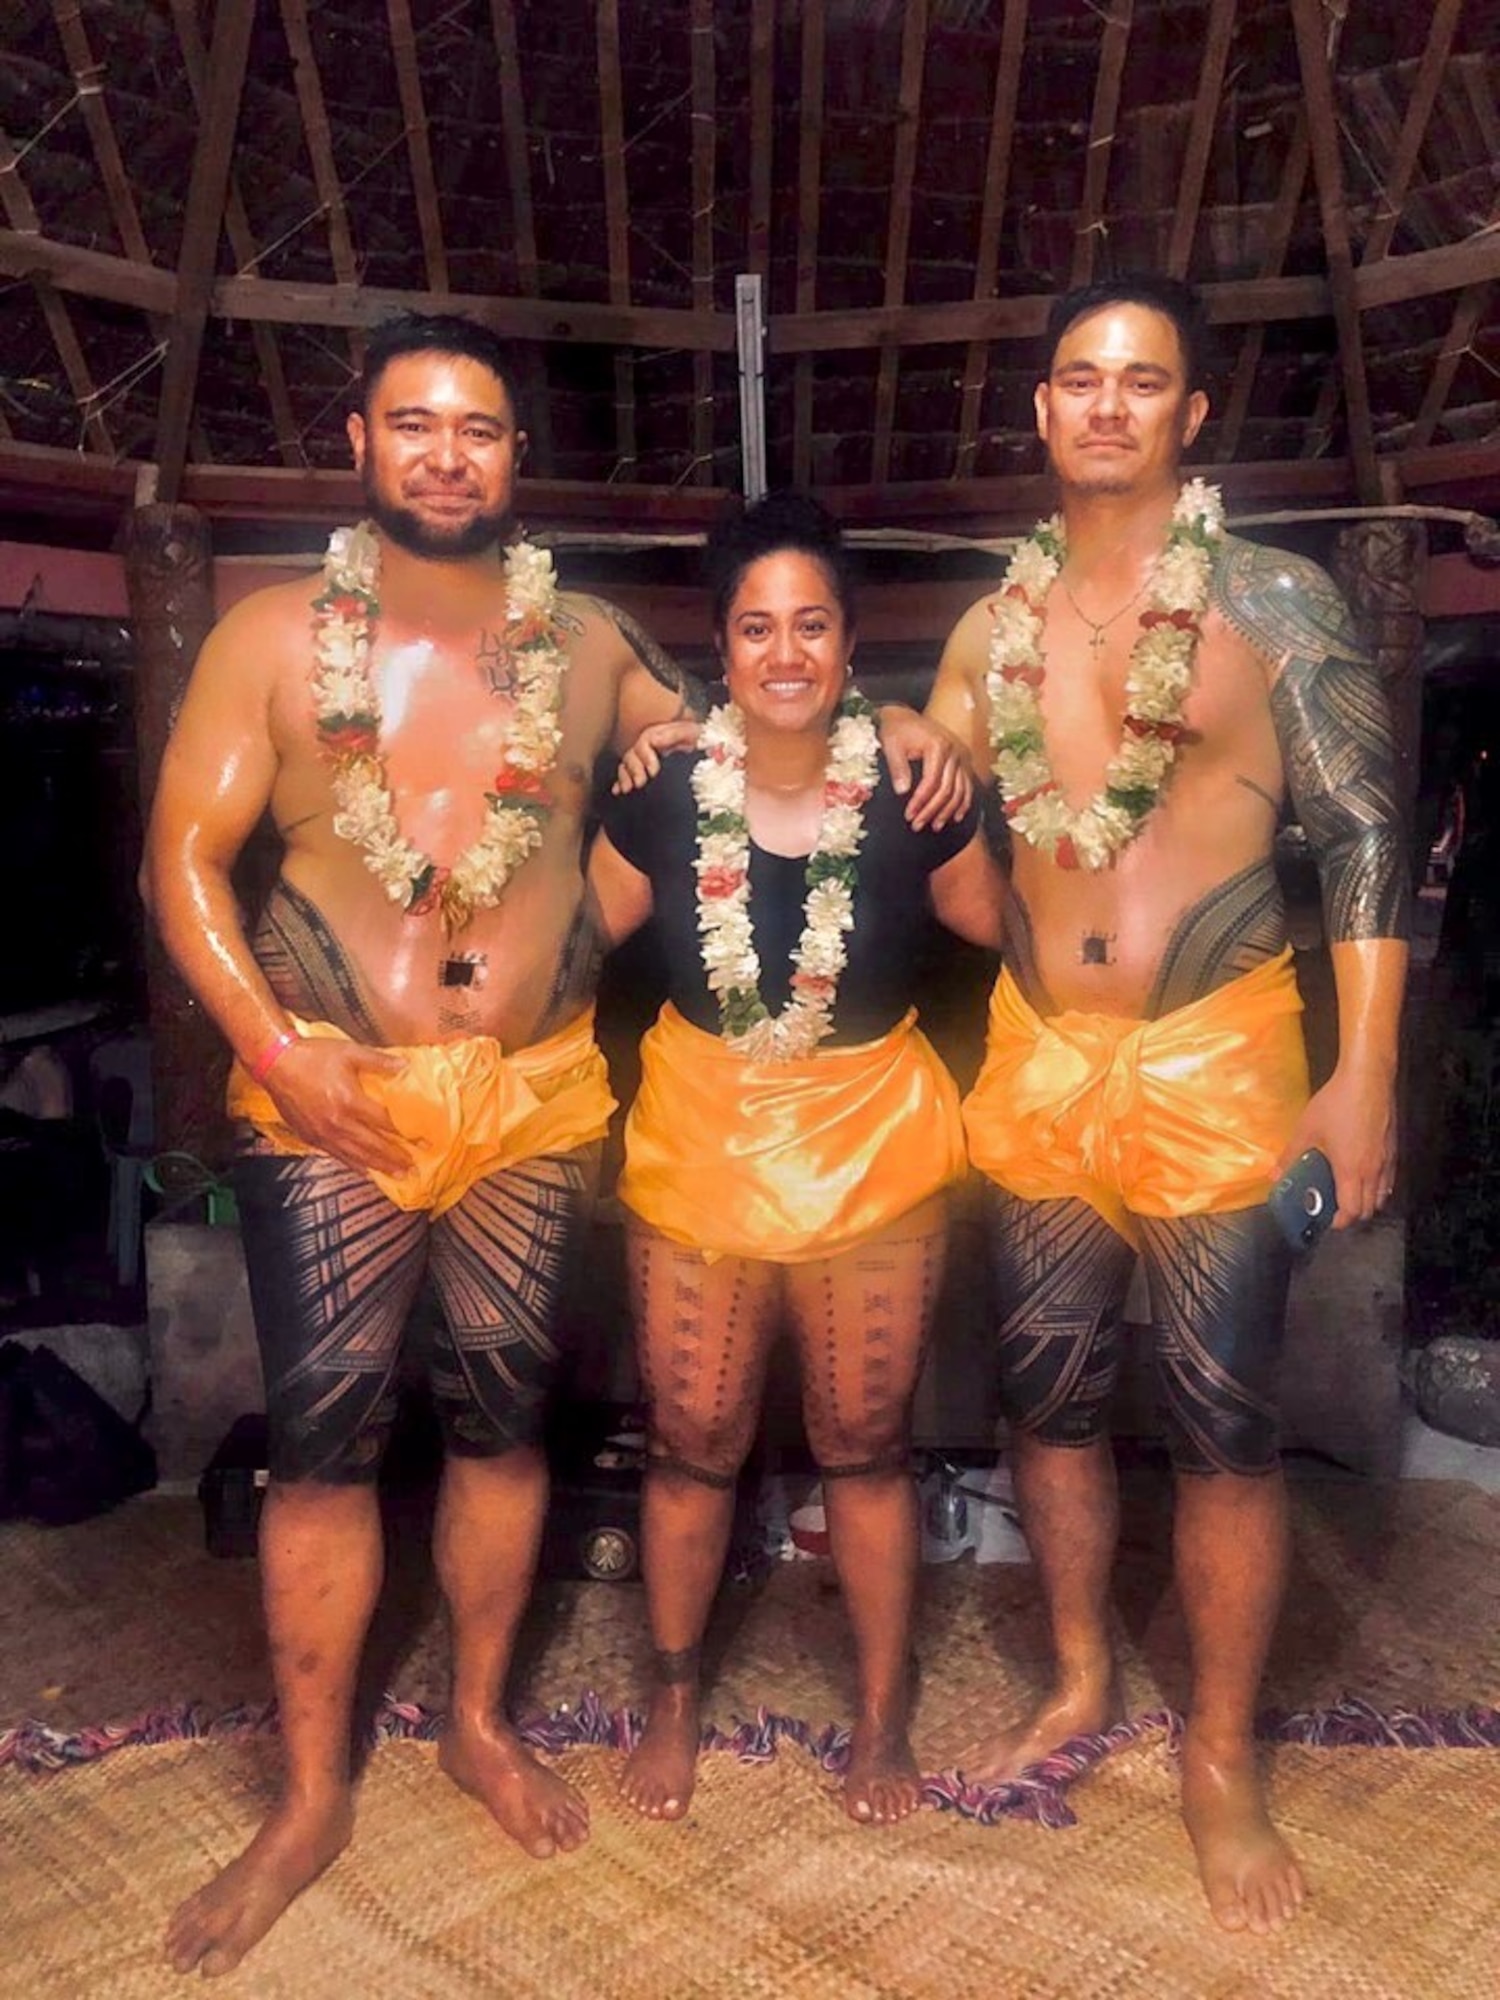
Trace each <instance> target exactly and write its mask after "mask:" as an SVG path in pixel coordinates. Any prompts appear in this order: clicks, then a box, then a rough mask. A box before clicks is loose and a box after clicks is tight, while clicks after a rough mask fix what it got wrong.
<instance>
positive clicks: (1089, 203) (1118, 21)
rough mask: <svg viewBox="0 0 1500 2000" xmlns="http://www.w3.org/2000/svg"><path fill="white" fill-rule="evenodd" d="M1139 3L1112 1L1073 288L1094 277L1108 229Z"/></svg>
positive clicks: (1096, 91) (1091, 122)
mask: <svg viewBox="0 0 1500 2000" xmlns="http://www.w3.org/2000/svg"><path fill="white" fill-rule="evenodd" d="M1134 8H1135V0H1110V4H1109V10H1108V12H1107V13H1106V14H1105V16H1104V38H1103V40H1102V42H1101V43H1100V45H1099V75H1098V78H1097V80H1096V82H1095V85H1094V111H1093V116H1092V118H1091V119H1090V120H1089V148H1088V164H1087V166H1086V167H1085V169H1084V176H1083V200H1082V202H1081V203H1080V205H1079V215H1078V228H1077V231H1076V240H1075V242H1074V245H1073V271H1072V276H1071V277H1070V279H1069V281H1068V282H1069V284H1070V285H1086V284H1088V282H1089V280H1090V279H1091V278H1092V277H1093V275H1094V252H1095V249H1096V247H1097V245H1096V239H1097V237H1098V236H1099V234H1100V232H1101V231H1102V230H1103V228H1104V200H1105V196H1106V194H1107V193H1108V191H1109V161H1110V155H1111V153H1112V152H1113V150H1114V143H1115V121H1116V119H1117V117H1118V115H1119V110H1120V83H1121V79H1122V78H1123V77H1124V75H1125V56H1126V53H1127V51H1128V50H1129V47H1130V20H1131V15H1132V13H1133V11H1134Z"/></svg>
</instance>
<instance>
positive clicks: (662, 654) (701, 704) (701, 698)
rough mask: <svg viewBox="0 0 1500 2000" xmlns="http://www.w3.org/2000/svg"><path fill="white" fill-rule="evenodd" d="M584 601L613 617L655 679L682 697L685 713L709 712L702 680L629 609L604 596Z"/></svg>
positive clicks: (607, 616) (615, 624)
mask: <svg viewBox="0 0 1500 2000" xmlns="http://www.w3.org/2000/svg"><path fill="white" fill-rule="evenodd" d="M583 601H584V602H585V603H586V604H587V605H588V606H589V608H590V610H592V611H595V612H597V613H598V615H599V616H600V617H601V618H607V619H608V620H609V622H610V624H611V625H613V626H614V628H615V630H616V631H617V632H618V633H619V635H620V637H621V638H622V639H623V640H624V641H625V643H626V645H627V646H629V648H630V650H631V652H632V653H634V654H635V656H636V658H637V659H638V660H639V661H640V663H641V665H642V666H643V667H644V668H645V669H646V672H647V673H648V674H650V676H651V678H652V680H654V681H660V682H661V684H662V686H663V687H664V688H670V689H671V690H672V692H673V693H674V694H675V695H678V696H680V697H681V700H682V708H681V711H680V712H681V714H683V715H702V714H703V713H704V712H705V710H706V708H707V706H708V703H707V699H706V696H705V694H704V690H703V687H702V684H701V683H700V682H699V681H698V680H696V679H695V678H694V676H693V675H692V674H689V673H684V672H683V670H682V668H681V667H679V666H678V664H677V662H676V661H675V660H674V659H673V658H672V655H671V654H670V653H669V652H668V651H667V650H666V648H665V647H663V646H659V645H658V644H657V643H656V641H655V640H654V639H653V638H652V636H651V634H650V633H649V632H648V631H647V630H646V628H645V627H644V626H643V625H640V624H638V623H637V622H636V620H635V619H634V618H632V617H631V615H630V613H629V612H628V611H622V610H621V609H620V607H619V605H618V604H611V603H610V602H609V601H608V600H607V599H606V598H603V597H588V598H585V599H584V600H583Z"/></svg>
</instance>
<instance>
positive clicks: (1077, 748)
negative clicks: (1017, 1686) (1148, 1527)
mask: <svg viewBox="0 0 1500 2000" xmlns="http://www.w3.org/2000/svg"><path fill="white" fill-rule="evenodd" d="M1199 327H1200V320H1199V317H1198V310H1197V305H1196V301H1195V300H1194V298H1193V296H1192V294H1191V293H1189V292H1187V291H1186V289H1185V288H1184V287H1181V286H1179V285H1176V284H1174V283H1173V282H1171V281H1160V280H1154V279H1144V280H1138V281H1137V280H1121V281H1118V282H1111V283H1109V284H1105V285H1101V286H1097V287H1093V288H1091V289H1089V290H1086V291H1083V292H1080V293H1073V294H1069V295H1068V296H1067V297H1065V298H1063V299H1061V300H1059V302H1058V305H1057V307H1056V309H1055V310H1054V313H1053V315H1052V320H1051V323H1050V326H1049V330H1048V343H1049V355H1048V363H1047V373H1046V378H1045V380H1044V381H1042V382H1041V383H1040V384H1039V386H1038V388H1037V391H1036V413H1037V424H1038V428H1039V430H1040V433H1041V435H1042V437H1043V439H1044V440H1045V442H1046V445H1047V451H1048V456H1049V459H1050V461H1051V465H1052V469H1053V471H1054V473H1055V475H1056V477H1057V479H1058V482H1059V484H1060V487H1061V492H1062V532H1061V533H1056V532H1048V531H1047V530H1045V529H1044V530H1043V531H1041V532H1040V533H1039V534H1038V536H1037V537H1036V538H1034V539H1033V540H1032V541H1031V542H1029V543H1028V544H1026V545H1024V546H1023V548H1022V550H1021V551H1020V552H1019V553H1018V557H1017V559H1016V561H1015V562H1014V563H1013V565H1012V567H1011V569H1010V570H1009V572H1008V573H1007V579H1006V585H1005V587H1004V588H1002V590H1001V592H1000V593H999V594H998V595H992V596H991V597H990V598H988V599H986V600H985V601H983V602H981V603H979V604H976V605H975V606H974V607H973V608H972V609H971V610H970V611H969V612H968V613H966V614H965V616H964V618H963V619H962V620H961V621H960V623H959V625H958V626H957V628H956V629H955V631H954V633H953V635H952V638H951V639H950V641H949V644H948V647H947V649H946V651H945V653H944V656H943V661H942V665H941V668H940V671H939V675H938V681H937V684H936V687H935V689H934V694H933V701H932V710H933V712H934V713H935V715H936V717H937V718H938V719H939V720H941V721H942V722H944V723H946V724H947V726H948V727H949V728H950V729H952V730H954V731H955V732H956V733H958V734H960V735H961V736H963V737H964V738H965V740H966V741H968V742H969V743H970V745H971V747H972V750H973V754H974V757H975V761H976V764H978V763H981V762H982V763H983V764H984V765H986V766H988V767H989V768H991V769H992V770H994V772H995V774H996V777H997V781H998V783H999V787H1000V791H1001V796H1002V800H1003V802H1004V806H1005V811H1006V815H1007V818H1008V820H1009V822H1010V826H1011V831H1012V835H1013V845H1014V863H1013V874H1012V883H1011V891H1010V898H1009V904H1008V908H1007V912H1006V939H1007V943H1006V970H1005V972H1004V973H1003V974H1002V977H1001V980H1000V982H999V984H998V985H997V987H996V991H995V996H994V999H993V1001H992V1003H991V1011H990V1032H989V1040H988V1046H987V1054H986V1062H985V1067H984V1070H983V1072H982V1074H981V1076H980V1079H979V1081H978V1083H977V1085H976V1087H975V1091H974V1094H973V1096H972V1098H971V1099H970V1101H969V1103H968V1105H967V1106H966V1108H965V1111H966V1123H967V1125H968V1129H969V1137H970V1149H971V1155H972V1157H973V1159H974V1162H975V1164H976V1165H978V1166H979V1167H980V1169H981V1170H982V1171H983V1172H984V1173H985V1175H986V1176H987V1178H988V1180H989V1181H990V1183H991V1185H990V1187H989V1189H988V1200H989V1207H990V1213H989V1237H990V1243H991V1248H992V1256H993V1261H994V1266H995V1272H996V1278H997V1286H998V1292H997V1296H998V1301H999V1312H1000V1316H1001V1318H1000V1328H999V1352H1000V1362H1001V1378H1002V1386H1003V1393H1004V1402H1005V1406H1006V1412H1007V1415H1008V1417H1009V1419H1010V1422H1011V1426H1012V1433H1013V1438H1014V1446H1015V1470H1016V1483H1017V1491H1018V1494H1019V1497H1020V1502H1021V1506H1022V1510H1023V1514H1024V1518H1025V1525H1026V1531H1027V1535H1028V1538H1029V1540H1030V1543H1031V1546H1032V1549H1033V1551H1034V1553H1035V1556H1036V1561H1037V1565H1038V1570H1039V1573H1040V1576H1041V1580H1042V1586H1043V1589H1044V1591H1045V1594H1046V1598H1047V1604H1048V1611H1049V1616H1050V1620H1051V1628H1052V1636H1053V1642H1054V1648H1055V1654H1056V1663H1055V1677H1054V1680H1053V1684H1052V1687H1051V1689H1050V1691H1049V1692H1048V1693H1047V1695H1046V1696H1045V1698H1044V1699H1043V1700H1042V1702H1041V1703H1040V1705H1039V1707H1038V1708H1037V1709H1036V1711H1035V1712H1034V1713H1033V1714H1031V1715H1030V1716H1029V1717H1027V1718H1025V1719H1024V1720H1022V1721H1019V1722H1018V1723H1016V1724H1014V1725H1013V1726H1011V1727H1009V1728H1006V1729H1004V1730H1002V1731H1001V1732H1000V1733H999V1734H997V1735H995V1736H994V1737H992V1738H991V1739H989V1740H988V1741H986V1742H984V1743H982V1744H980V1745H979V1746H977V1747H976V1749H975V1750H974V1752H973V1753H972V1755H971V1756H969V1757H968V1758H966V1759H964V1760H962V1766H963V1769H964V1771H965V1773H966V1774H967V1775H968V1776H970V1777H971V1778H977V1779H980V1780H993V1781H998V1780H1000V1779H1002V1778H1004V1777H1007V1776H1009V1775H1011V1774H1013V1773H1014V1772H1016V1771H1018V1770H1020V1769H1022V1768H1023V1767H1024V1766H1026V1765H1027V1764H1030V1763H1032V1762H1034V1761H1036V1760H1037V1759H1038V1758H1040V1757H1043V1756H1044V1755H1046V1753H1047V1752H1048V1751H1050V1750H1051V1749H1053V1748H1054V1747H1055V1746H1056V1745H1058V1744H1059V1743H1061V1742H1062V1741H1063V1740H1064V1739H1066V1738H1068V1737H1070V1736H1075V1735H1079V1734H1086V1733H1092V1732H1095V1731H1098V1730H1101V1729H1104V1728H1106V1727H1108V1726H1109V1725H1110V1724H1111V1723H1112V1722H1114V1721H1116V1720H1118V1719H1119V1717H1120V1714H1121V1708H1120V1689H1119V1683H1118V1678H1117V1673H1116V1667H1115V1662H1114V1659H1113V1656H1112V1653H1111V1648H1110V1643H1109V1633H1108V1623H1107V1612H1106V1604H1107V1592H1108V1582H1109V1573H1110V1569H1111V1566H1112V1562H1113V1555H1114V1549H1115V1541H1116V1533H1117V1522H1118V1507H1117V1497H1116V1487H1115V1474H1114V1465H1113V1460H1112V1457H1111V1452H1110V1446H1109V1441H1108V1438H1107V1435H1106V1433H1105V1422H1106V1414H1107V1409H1108V1404H1109V1398H1110V1391H1111V1389H1112V1387H1113V1383H1114V1377H1115V1373H1116V1369H1117V1366H1118V1359H1119V1322H1120V1314H1121V1309H1122V1306H1123V1296H1124V1291H1125V1288H1126V1285H1127V1282H1128V1279H1129V1275H1130V1271H1131V1267H1132V1264H1133V1262H1134V1259H1135V1256H1136V1255H1137V1253H1139V1254H1140V1255H1141V1256H1142V1257H1143V1259H1144V1262H1145V1267H1146V1275H1147V1279H1148V1283H1149V1289H1150V1297H1151V1315H1152V1321H1153V1326H1154V1337H1155V1343H1156V1361H1157V1367H1158V1375H1159V1381H1160V1385H1161V1390H1162V1396H1163V1405H1164V1411H1165V1415H1166V1417H1167V1420H1168V1427H1169V1436H1170V1441H1171V1446H1172V1455H1173V1462H1174V1467H1175V1471H1176V1535H1175V1560H1176V1574H1177V1581H1178V1585H1179V1589H1180V1592H1181V1595H1182V1600H1183V1606H1184V1611H1185V1615H1186V1620H1187V1627H1188V1634H1189V1641H1190V1648H1191V1659H1192V1692H1191V1701H1190V1706H1189V1713H1188V1718H1187V1728H1186V1734H1185V1738H1184V1743H1183V1756H1182V1785H1183V1792H1182V1797H1183V1811H1184V1816H1185V1820H1186V1824H1187V1830H1188V1833H1189V1835H1190V1837H1191V1839H1192V1843H1193V1847H1194V1850H1195V1852H1196V1856H1197V1860H1198V1866H1199V1870H1200V1873H1201V1875H1202V1879H1203V1885H1204V1889H1205V1892H1206V1895H1207V1898H1208V1902H1209V1906H1210V1908H1211V1910H1212V1913H1213V1915H1214V1917H1215V1918H1216V1919H1217V1921H1218V1922H1219V1923H1220V1924H1222V1925H1223V1926H1224V1927H1225V1928H1226V1929H1229V1930H1249V1931H1254V1932H1266V1931H1271V1930H1274V1929H1277V1928H1279V1927H1280V1926H1281V1925H1282V1924H1284V1923H1285V1922H1287V1921H1288V1920H1289V1919H1290V1918H1291V1917H1292V1916H1293V1915H1294V1914H1295V1912H1296V1910H1297V1908H1298V1906H1299V1904H1300V1903H1301V1901H1302V1898H1303V1894H1304V1883H1303V1877H1302V1873H1301V1870H1300V1868H1299V1866H1298V1863H1297V1861H1296V1859H1295V1858H1294V1856H1293V1855H1292V1853H1291V1851H1290V1850H1289V1848H1288V1847H1287V1845H1286V1843H1285V1842H1284V1840H1283V1839H1282V1837H1281V1836H1280V1834H1279V1833H1278V1832H1277V1831H1276V1829H1275V1828H1274V1826H1273V1825H1272V1823H1271V1820H1270V1818H1269V1816H1268V1813H1267V1809H1266V1803H1265V1799H1264V1795H1263V1792H1262V1789H1261V1786H1260V1783H1259V1780H1258V1777H1257V1773H1256V1765H1255V1755H1254V1749H1253V1744H1252V1726H1253V1718H1254V1713H1255V1704H1256V1694H1257V1689H1258V1686H1259V1682H1260V1678H1261V1673H1262V1669H1263V1664H1264V1660H1265V1655H1266V1650H1267V1647H1268V1644H1269V1641H1270V1637H1271V1632H1272V1628H1273V1625H1274V1622H1275V1618H1276V1613H1277V1608H1278V1606H1279V1603H1280V1600H1281V1594H1282V1588H1283V1578H1284V1574H1285V1564H1286V1541H1287V1526H1286V1498H1285V1492H1284V1489H1283V1485H1282V1478H1281V1473H1280V1470H1279V1464H1278V1457H1277V1441H1276V1404H1275V1374H1276V1362H1277V1356H1278V1349H1279V1345H1280V1341H1281V1335H1282V1328H1283V1319H1284V1312H1285V1298H1286V1285H1287V1276H1288V1255H1287V1252H1286V1251H1285V1250H1284V1248H1283V1246H1282V1245H1281V1243H1280V1241H1279V1238H1278V1236H1277V1234H1276V1231H1275V1228H1274V1225H1273V1224H1272V1222H1271V1220H1270V1217H1269V1215H1268V1213H1267V1211H1266V1208H1265V1198H1266V1195H1267V1192H1268V1190H1269V1188H1270V1185H1271V1182H1272V1180H1273V1179H1274V1177H1275V1176H1276V1174H1277V1173H1278V1172H1279V1171H1280V1170H1281V1169H1282V1168H1284V1167H1285V1166H1286V1165H1287V1164H1288V1163H1289V1162H1290V1161H1292V1160H1293V1159H1295V1158H1296V1157H1297V1156H1298V1155H1299V1154H1300V1153H1302V1152H1303V1151H1304V1150H1305V1149H1307V1148H1309V1147H1319V1148H1321V1149H1322V1151H1323V1152H1324V1153H1325V1154H1326V1155H1327V1156H1328V1159H1329V1160H1330V1162H1331V1163H1332V1167H1333V1172H1334V1176H1335V1179H1336V1183H1337V1189H1338V1203H1339V1209H1338V1219H1337V1225H1336V1226H1338V1227H1341V1228H1342V1227H1345V1226H1347V1225H1348V1224H1350V1223H1355V1222H1359V1221H1362V1220H1365V1219H1367V1218H1368V1217H1369V1216H1371V1215H1373V1214H1374V1213H1375V1211H1376V1210H1377V1209H1378V1208H1379V1207H1380V1206H1381V1204H1382V1203H1383V1202H1384V1201H1386V1200H1387V1198H1388V1197H1389V1195H1390V1192H1391V1185H1392V1179H1393V1175H1394V1171H1395V1130H1396V1128H1395V1109H1394V1085H1395V1074H1396V1056H1397V1027H1398V1021H1399V1016H1400V1009H1401V1000H1402V991H1403V986H1404V981H1405V973H1406V956H1407V949H1406V945H1405V943H1404V942H1403V941H1402V940H1403V939H1404V937H1405V934H1406V923H1407V900H1408V891H1407V884H1406V880H1405V873H1404V864H1403V859H1402V846H1401V841H1400V838H1399V833H1398V825H1397V818H1398V815H1397V807H1396V799H1395V790H1394V783H1393V763H1392V746H1391V736H1390V722H1389V716H1388V713H1387V708H1386V703H1385V700H1384V698H1383V693H1382V689H1381V687H1380V684H1379V681H1378V678H1377V676H1376V672H1375V670H1374V668H1373V667H1372V666H1371V664H1370V662H1369V661H1368V660H1367V659H1366V658H1365V657H1364V656H1363V654H1362V653H1361V650H1360V647H1359V643H1358V641H1357V639H1356V636H1355V634H1354V632H1353V630H1352V627H1351V623H1350V619H1349V615H1348V612H1347V611H1346V609H1345V607H1344V605H1343V603H1342V601H1341V599H1340V598H1339V596H1338V593H1337V592H1336V590H1335V589H1334V588H1333V586H1332V584H1331V583H1330V582H1329V579H1328V578H1327V576H1326V575H1325V574H1324V573H1323V571H1322V570H1320V569H1319V568H1318V567H1317V566H1316V565H1315V564H1313V563H1311V562H1308V561H1306V560H1304V559H1303V558H1301V557H1299V556H1294V555H1286V554H1283V553H1281V552H1280V551H1277V550H1274V549H1266V548H1260V547H1256V546H1253V545H1252V544H1250V543H1248V542H1244V541H1240V540H1238V539H1236V538H1234V537H1232V536H1229V535H1226V534H1224V533H1223V531H1222V523H1221V517H1220V515H1219V509H1218V500H1217V495H1216V494H1214V493H1213V491H1212V489H1210V488H1207V487H1205V486H1204V485H1203V484H1202V483H1201V482H1197V481H1195V482H1192V483H1191V484H1190V485H1188V486H1186V487H1184V486H1183V485H1182V482H1181V479H1180V475H1179V469H1178V468H1179V459H1180V457H1181V454H1182V452H1183V451H1184V450H1185V449H1186V447H1187V446H1188V445H1190V444H1191V442H1192V440H1193V438H1194V436H1195V435H1196V433H1197V431H1198V429H1199V427H1200V425H1201V424H1202V422H1203V418H1204V415H1205V414H1206V411H1207V400H1206V398H1205V397H1204V395H1203V394H1202V393H1201V391H1200V390H1199V389H1198V388H1197V386H1196V384H1197V379H1198V378H1197V373H1196V368H1197V345H1198V336H1199ZM1284 799H1289V800H1290V804H1291V807H1292V809H1293V811H1294V812H1295V814H1296V817H1297V818H1298V819H1299V820H1300V822H1301V824H1302V826H1303V827H1304V829H1305V830H1306V833H1307V836H1308V840H1309V842H1310V844H1311V846H1312V849H1313V852H1314V854H1315V856H1316V858H1317V862H1318V866H1319V871H1320V878H1321V885H1322V893H1323V904H1324V914H1325V922H1326V928H1327V934H1328V937H1329V941H1330V945H1331V950H1332V957H1333V965H1334V973H1335V980H1336V987H1337V995H1338V1015H1339V1059H1338V1065H1337V1068H1336V1069H1335V1071H1334V1074H1333V1075H1332V1077H1331V1078H1330V1080H1329V1081H1328V1082H1327V1083H1326V1084H1325V1085H1324V1086H1323V1088H1322V1089H1320V1090H1319V1091H1318V1092H1317V1093H1316V1095H1314V1096H1313V1097H1311V1099H1310V1100H1309V1098H1308V1095H1307V1078H1306V1066H1305V1058H1304V1056H1303V1052H1302V1046H1301V1034H1300V1026H1299V1024H1298V1022H1297V1010H1298V1005H1299V1003H1298V1001H1297V998H1296V990H1295V984H1294V982H1293V980H1292V974H1291V970H1290V965H1289V954H1288V953H1287V951H1286V928H1285V919H1284V912H1283V909H1282V905H1281V898H1280V895H1279V892H1278V889H1277V883H1276V876H1275V872H1274V869H1273V867H1272V843H1273V839H1274V836H1275V832H1276V826H1277V821H1278V817H1279V814H1280V811H1281V807H1282V803H1283V800H1284Z"/></svg>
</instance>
